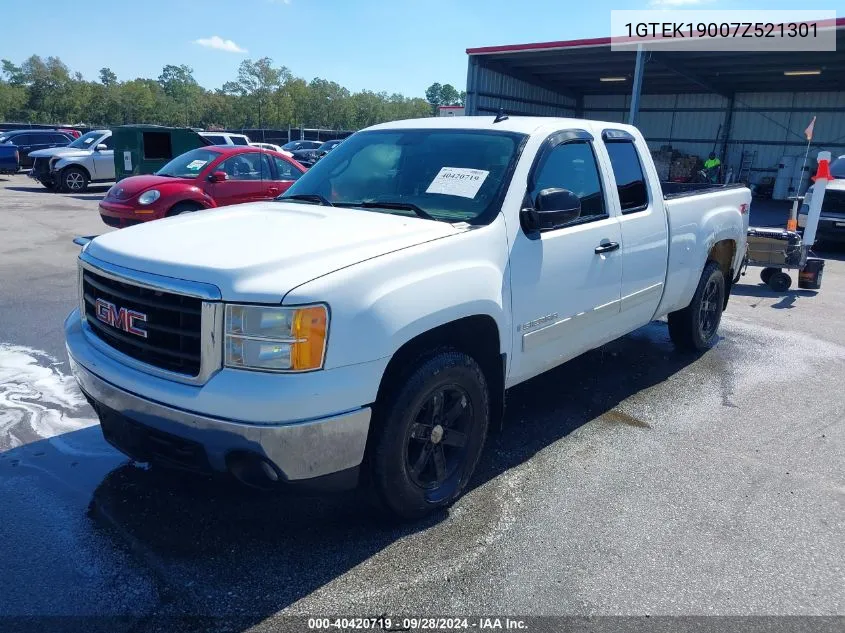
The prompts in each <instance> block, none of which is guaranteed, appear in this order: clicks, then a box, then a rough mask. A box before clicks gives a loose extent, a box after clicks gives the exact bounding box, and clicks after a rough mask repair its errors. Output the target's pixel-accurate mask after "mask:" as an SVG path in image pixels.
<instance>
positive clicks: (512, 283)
mask: <svg viewBox="0 0 845 633" xmlns="http://www.w3.org/2000/svg"><path fill="white" fill-rule="evenodd" d="M750 201H751V193H750V191H749V190H748V189H747V188H744V187H741V186H728V187H725V186H706V188H704V189H695V190H690V191H682V192H679V193H672V194H667V193H665V192H664V191H663V190H662V189H661V185H660V182H659V181H658V176H657V172H656V170H655V167H654V165H653V163H652V160H651V157H650V155H649V151H648V147H647V146H646V143H645V141H644V139H643V137H642V135H641V134H640V133H639V132H638V131H637V130H636V128H633V127H630V126H626V125H620V124H618V123H600V122H596V121H585V120H576V119H554V118H516V117H514V118H510V119H507V118H506V117H504V118H503V117H497V118H496V119H495V120H494V118H493V117H492V116H491V117H455V118H451V119H437V118H432V119H419V120H413V121H398V122H393V123H385V124H382V125H377V126H374V127H371V128H368V129H366V130H364V131H361V132H358V133H357V134H355V135H353V136H352V137H350V138H349V139H347V140H345V141H344V142H343V143H342V144H340V145H339V146H338V147H337V148H336V149H335V150H334V151H332V152H330V153H329V154H327V155H326V156H325V158H323V159H322V160H321V161H319V162H318V163H317V164H316V166H314V167H313V168H312V169H311V170H310V171H308V172H306V173H305V174H304V175H303V176H302V177H301V178H300V179H299V180H298V181H297V182H296V183H295V184H294V185H293V186H292V187H291V188H290V189H289V190H288V191H287V192H286V193H285V194H284V195H283V196H281V197H280V198H278V199H277V200H275V201H270V202H259V203H251V204H244V205H236V206H231V207H227V208H225V209H220V210H215V211H208V212H205V213H202V214H199V213H198V214H188V215H181V216H178V217H174V218H168V219H164V220H158V221H155V222H149V223H145V224H143V225H139V226H135V227H131V228H128V229H123V230H120V231H116V232H113V233H108V234H106V235H102V236H100V237H97V238H95V239H94V240H93V241H90V242H88V243H87V244H85V246H84V247H83V250H82V252H81V254H80V256H79V307H78V308H77V309H76V310H74V311H73V312H72V313H71V314H70V316H69V317H68V318H67V320H66V322H65V335H66V340H67V348H68V352H69V355H70V360H71V363H70V364H71V367H72V370H73V372H74V374H75V376H76V378H77V380H78V382H79V385H80V386H81V388H82V390H83V392H84V393H85V394H86V395H87V397H88V399H89V401H90V402H91V404H92V406H93V407H94V409H95V410H96V411H97V413H98V415H99V417H100V421H101V426H102V429H103V432H104V434H105V437H106V438H107V439H108V440H109V441H110V442H111V443H113V444H114V445H115V446H116V447H117V448H119V449H120V450H121V451H123V452H125V453H126V454H127V455H129V456H130V457H132V458H134V459H136V460H140V461H145V462H147V461H148V462H152V463H154V464H162V465H165V466H175V467H179V468H182V469H189V470H196V471H201V472H209V473H211V472H214V471H228V472H230V473H232V474H233V475H235V476H236V477H237V478H239V479H240V480H242V481H244V482H247V483H253V484H268V485H269V484H273V483H295V482H299V483H303V482H305V483H310V484H312V485H317V484H323V485H324V484H327V483H329V484H331V485H333V486H351V485H356V484H357V482H358V481H359V475H363V474H364V473H366V475H367V476H366V477H363V478H362V480H364V481H367V482H368V484H369V485H371V486H372V487H373V488H374V490H375V491H376V492H377V495H376V496H377V497H378V498H379V499H380V501H381V502H382V504H383V505H384V506H385V507H386V509H388V510H389V511H390V512H392V513H394V514H396V515H398V516H401V517H406V518H412V517H418V516H421V515H423V514H425V513H427V512H430V511H431V510H433V509H435V508H438V507H443V506H446V505H448V504H450V503H452V502H453V501H454V500H455V499H456V498H457V497H458V496H459V495H460V494H461V492H462V491H463V490H464V488H465V487H466V485H467V482H468V481H469V479H470V477H471V475H472V473H473V470H474V468H475V466H476V463H477V461H478V459H479V455H480V454H481V451H482V447H483V445H484V442H485V436H486V435H487V430H488V427H489V426H490V424H491V420H497V419H499V418H500V416H501V415H502V410H503V407H504V395H505V391H506V390H507V389H508V388H510V387H513V386H514V385H516V384H518V383H521V382H523V381H525V380H528V379H529V378H531V377H532V376H536V375H538V374H540V373H542V372H544V371H546V370H548V369H550V368H552V367H555V366H557V365H560V364H561V363H563V362H565V361H567V360H569V359H571V358H573V357H575V356H578V355H579V354H581V353H583V352H585V351H587V350H589V349H592V348H595V347H598V346H600V345H602V344H604V343H606V342H608V341H611V340H613V339H615V338H617V337H620V336H622V335H624V334H626V333H628V332H631V331H632V330H635V329H637V328H639V327H641V326H643V325H645V324H647V323H648V322H649V321H651V320H653V319H656V318H659V317H663V316H668V323H669V325H668V326H669V333H670V335H671V337H672V339H673V340H674V342H675V343H676V344H677V345H678V346H679V347H681V348H684V349H691V350H704V349H707V348H708V347H709V346H711V345H713V344H714V342H715V341H716V340H717V338H718V337H717V334H716V332H717V328H718V326H719V321H720V318H721V315H722V310H723V309H724V308H725V306H726V305H727V301H728V294H729V291H730V287H731V284H732V283H733V281H734V279H735V276H736V275H737V273H738V271H739V267H740V263H741V262H742V259H743V255H744V251H745V236H746V228H747V218H748V216H747V212H748V206H749V204H750ZM562 397H565V395H562Z"/></svg>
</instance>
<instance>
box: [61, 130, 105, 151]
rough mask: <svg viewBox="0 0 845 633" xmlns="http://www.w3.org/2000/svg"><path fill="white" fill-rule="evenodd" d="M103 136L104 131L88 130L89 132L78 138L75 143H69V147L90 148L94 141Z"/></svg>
mask: <svg viewBox="0 0 845 633" xmlns="http://www.w3.org/2000/svg"><path fill="white" fill-rule="evenodd" d="M102 136H103V133H102V132H88V134H83V135H82V136H80V137H79V138H78V139H76V140H75V141H74V142H73V143H71V144H70V145H68V147H75V148H77V149H89V148H90V147H92V146H93V145H92V144H93V143H94V141H96V140H97V139H99V138H101V137H102Z"/></svg>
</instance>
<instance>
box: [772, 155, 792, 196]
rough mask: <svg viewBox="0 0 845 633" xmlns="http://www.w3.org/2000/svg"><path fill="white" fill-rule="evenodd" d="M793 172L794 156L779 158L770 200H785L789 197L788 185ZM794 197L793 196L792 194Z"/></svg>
mask: <svg viewBox="0 0 845 633" xmlns="http://www.w3.org/2000/svg"><path fill="white" fill-rule="evenodd" d="M794 171H795V156H781V158H780V161H778V175H777V176H776V177H775V186H774V189H773V190H772V200H786V199H787V198H789V196H790V191H789V189H790V184H791V182H792V175H793V172H794ZM793 195H794V194H793Z"/></svg>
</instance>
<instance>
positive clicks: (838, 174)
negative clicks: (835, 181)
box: [830, 155, 845, 179]
mask: <svg viewBox="0 0 845 633" xmlns="http://www.w3.org/2000/svg"><path fill="white" fill-rule="evenodd" d="M830 175H831V176H833V177H834V178H842V179H845V155H843V156H840V157H839V158H837V159H836V160H835V161H833V162H831V163H830Z"/></svg>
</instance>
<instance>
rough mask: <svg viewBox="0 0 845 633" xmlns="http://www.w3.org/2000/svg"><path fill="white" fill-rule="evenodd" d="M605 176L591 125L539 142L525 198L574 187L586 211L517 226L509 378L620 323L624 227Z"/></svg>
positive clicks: (569, 353)
mask: <svg viewBox="0 0 845 633" xmlns="http://www.w3.org/2000/svg"><path fill="white" fill-rule="evenodd" d="M605 179H606V176H603V174H602V169H601V163H599V162H598V160H597V158H596V153H595V149H594V147H593V137H592V136H591V135H590V134H589V133H588V132H585V131H583V130H567V131H564V132H558V133H556V134H553V135H552V136H550V137H549V138H548V139H547V140H546V142H545V143H544V145H543V146H542V147H541V149H540V152H539V154H538V157H537V160H536V161H535V164H534V166H533V167H532V170H531V173H530V175H529V177H528V192H527V199H526V202H525V204H526V205H527V204H533V202H532V201H534V200H536V197H537V194H538V193H539V192H540V191H542V190H543V189H548V188H562V189H569V190H570V191H572V192H574V193H575V194H576V195H577V196H578V197H579V198H580V200H581V217H580V218H578V219H576V220H573V221H571V222H569V223H568V224H566V225H564V226H562V227H560V228H555V229H553V230H549V231H544V232H539V233H536V234H526V232H525V231H524V230H522V229H520V230H519V231H518V232H517V233H516V237H515V239H514V244H513V247H512V249H511V259H510V266H511V297H512V301H511V303H512V311H513V324H514V328H515V330H516V333H515V339H514V344H513V361H512V363H511V365H510V367H511V368H510V371H509V381H510V382H511V383H515V382H519V381H521V380H525V379H527V378H530V377H531V376H534V375H536V374H539V373H541V372H543V371H545V370H547V369H549V368H551V367H554V366H555V365H559V364H560V363H562V362H564V361H566V360H568V359H570V358H573V357H575V356H577V355H578V354H580V353H582V352H584V351H586V350H588V349H591V348H593V347H596V346H598V345H600V344H602V343H604V342H605V341H606V340H609V339H608V338H607V332H609V331H613V330H615V329H616V328H617V326H618V324H617V323H616V321H617V320H618V318H619V313H620V310H619V304H620V292H621V283H622V262H621V257H620V255H621V253H620V242H621V233H620V228H619V218H618V217H617V215H616V214H615V212H614V211H613V209H612V208H610V207H609V205H608V203H607V197H606V190H607V188H606V186H605V185H604V182H605ZM611 338H612V337H611Z"/></svg>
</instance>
